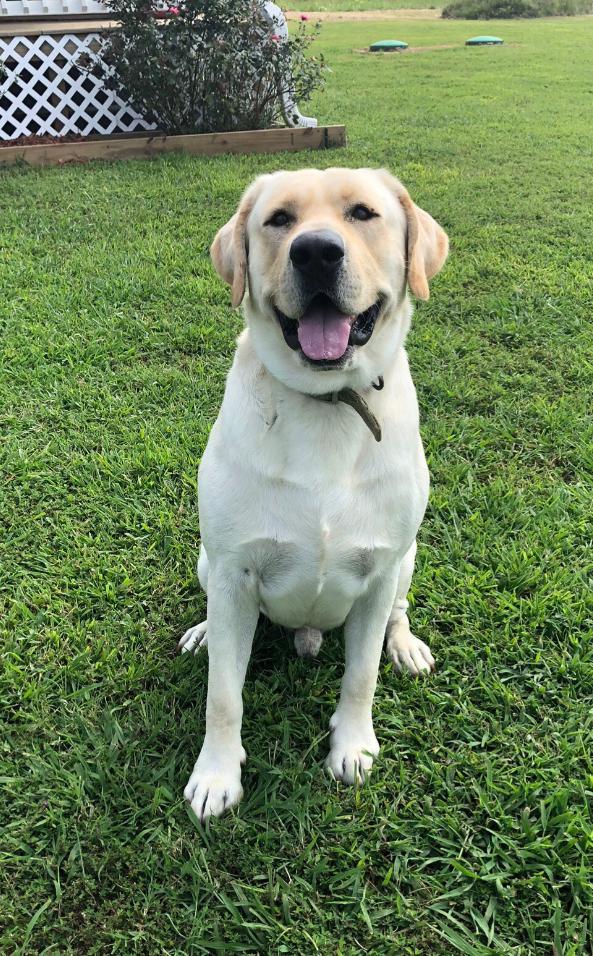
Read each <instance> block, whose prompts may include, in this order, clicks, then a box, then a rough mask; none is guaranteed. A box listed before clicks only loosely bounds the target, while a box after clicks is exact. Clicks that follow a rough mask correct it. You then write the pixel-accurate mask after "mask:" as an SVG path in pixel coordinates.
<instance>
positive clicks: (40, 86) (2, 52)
mask: <svg viewBox="0 0 593 956" xmlns="http://www.w3.org/2000/svg"><path fill="white" fill-rule="evenodd" d="M101 43H102V40H101V37H100V35H99V34H98V33H88V34H83V35H76V34H72V33H67V34H64V35H60V36H50V35H44V36H37V37H24V36H16V37H0V61H2V62H3V63H4V66H5V68H6V76H5V77H4V79H3V80H2V81H0V139H4V140H7V139H16V138H17V137H18V136H33V135H40V136H42V135H44V134H49V135H51V136H65V135H67V134H69V133H80V134H82V135H83V136H85V135H88V134H90V133H104V134H107V133H116V132H128V133H129V132H133V131H135V130H152V129H156V125H155V124H154V123H149V122H147V121H146V120H145V119H144V118H143V117H142V116H140V115H139V114H138V113H137V112H136V111H135V110H134V109H133V108H132V107H131V106H130V105H129V104H128V103H126V102H125V101H124V100H122V99H121V98H120V97H119V96H117V95H116V94H115V93H113V92H111V90H107V89H105V87H104V86H103V84H102V83H101V81H100V80H98V79H97V78H96V77H94V76H91V75H90V74H88V73H87V72H86V71H85V70H84V69H81V67H80V66H79V65H78V63H79V61H80V59H81V57H83V56H84V55H85V54H89V53H91V54H94V55H96V54H97V51H99V50H100V49H101Z"/></svg>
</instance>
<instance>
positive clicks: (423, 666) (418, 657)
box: [387, 619, 435, 675]
mask: <svg viewBox="0 0 593 956" xmlns="http://www.w3.org/2000/svg"><path fill="white" fill-rule="evenodd" d="M387 654H388V655H389V658H390V659H391V660H392V661H393V666H394V667H395V669H396V670H398V671H407V672H408V673H409V674H414V675H417V674H430V672H431V671H433V670H434V669H435V662H434V657H433V656H432V654H431V653H430V648H429V646H428V644H425V643H424V641H421V640H420V639H419V638H418V637H414V635H413V634H412V633H410V627H409V624H408V622H407V620H405V619H402V620H400V621H394V622H393V623H392V624H390V625H389V626H388V629H387Z"/></svg>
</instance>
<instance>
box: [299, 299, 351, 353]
mask: <svg viewBox="0 0 593 956" xmlns="http://www.w3.org/2000/svg"><path fill="white" fill-rule="evenodd" d="M353 321H354V316H352V315H344V313H343V312H338V310H337V309H336V308H335V307H334V306H332V305H329V303H328V304H327V305H312V306H311V308H310V309H309V311H308V312H306V313H305V315H303V316H302V318H301V319H300V321H299V329H298V336H299V343H300V346H301V348H302V350H303V352H304V353H305V355H306V356H307V358H310V359H316V360H319V359H338V358H341V357H342V355H343V354H344V352H345V351H346V349H347V348H348V339H349V338H350V326H351V325H352V322H353Z"/></svg>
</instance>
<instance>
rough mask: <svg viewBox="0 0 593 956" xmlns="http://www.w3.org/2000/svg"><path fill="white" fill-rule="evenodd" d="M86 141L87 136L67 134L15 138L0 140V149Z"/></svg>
mask: <svg viewBox="0 0 593 956" xmlns="http://www.w3.org/2000/svg"><path fill="white" fill-rule="evenodd" d="M85 139H88V137H87V136H77V135H76V133H69V134H68V135H67V136H50V135H49V134H47V135H45V136H17V138H16V139H0V148H2V146H53V145H55V144H56V143H80V142H82V141H83V140H85Z"/></svg>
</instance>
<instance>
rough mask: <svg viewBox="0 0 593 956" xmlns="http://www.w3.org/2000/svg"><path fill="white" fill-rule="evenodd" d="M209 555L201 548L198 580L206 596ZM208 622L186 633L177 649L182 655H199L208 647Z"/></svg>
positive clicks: (203, 622)
mask: <svg viewBox="0 0 593 956" xmlns="http://www.w3.org/2000/svg"><path fill="white" fill-rule="evenodd" d="M208 571H209V565H208V555H207V554H206V548H205V547H204V545H201V547H200V557H199V558H198V578H199V581H200V584H201V586H202V590H203V591H204V593H205V594H208ZM207 627H208V621H201V622H200V623H199V624H194V626H193V627H190V628H189V630H187V631H186V632H185V634H184V635H183V637H182V638H181V640H180V641H179V643H178V645H177V647H178V648H179V650H180V651H181V653H182V654H197V653H198V651H202V650H204V648H206V647H207V646H208V637H207V635H206V631H207Z"/></svg>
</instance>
